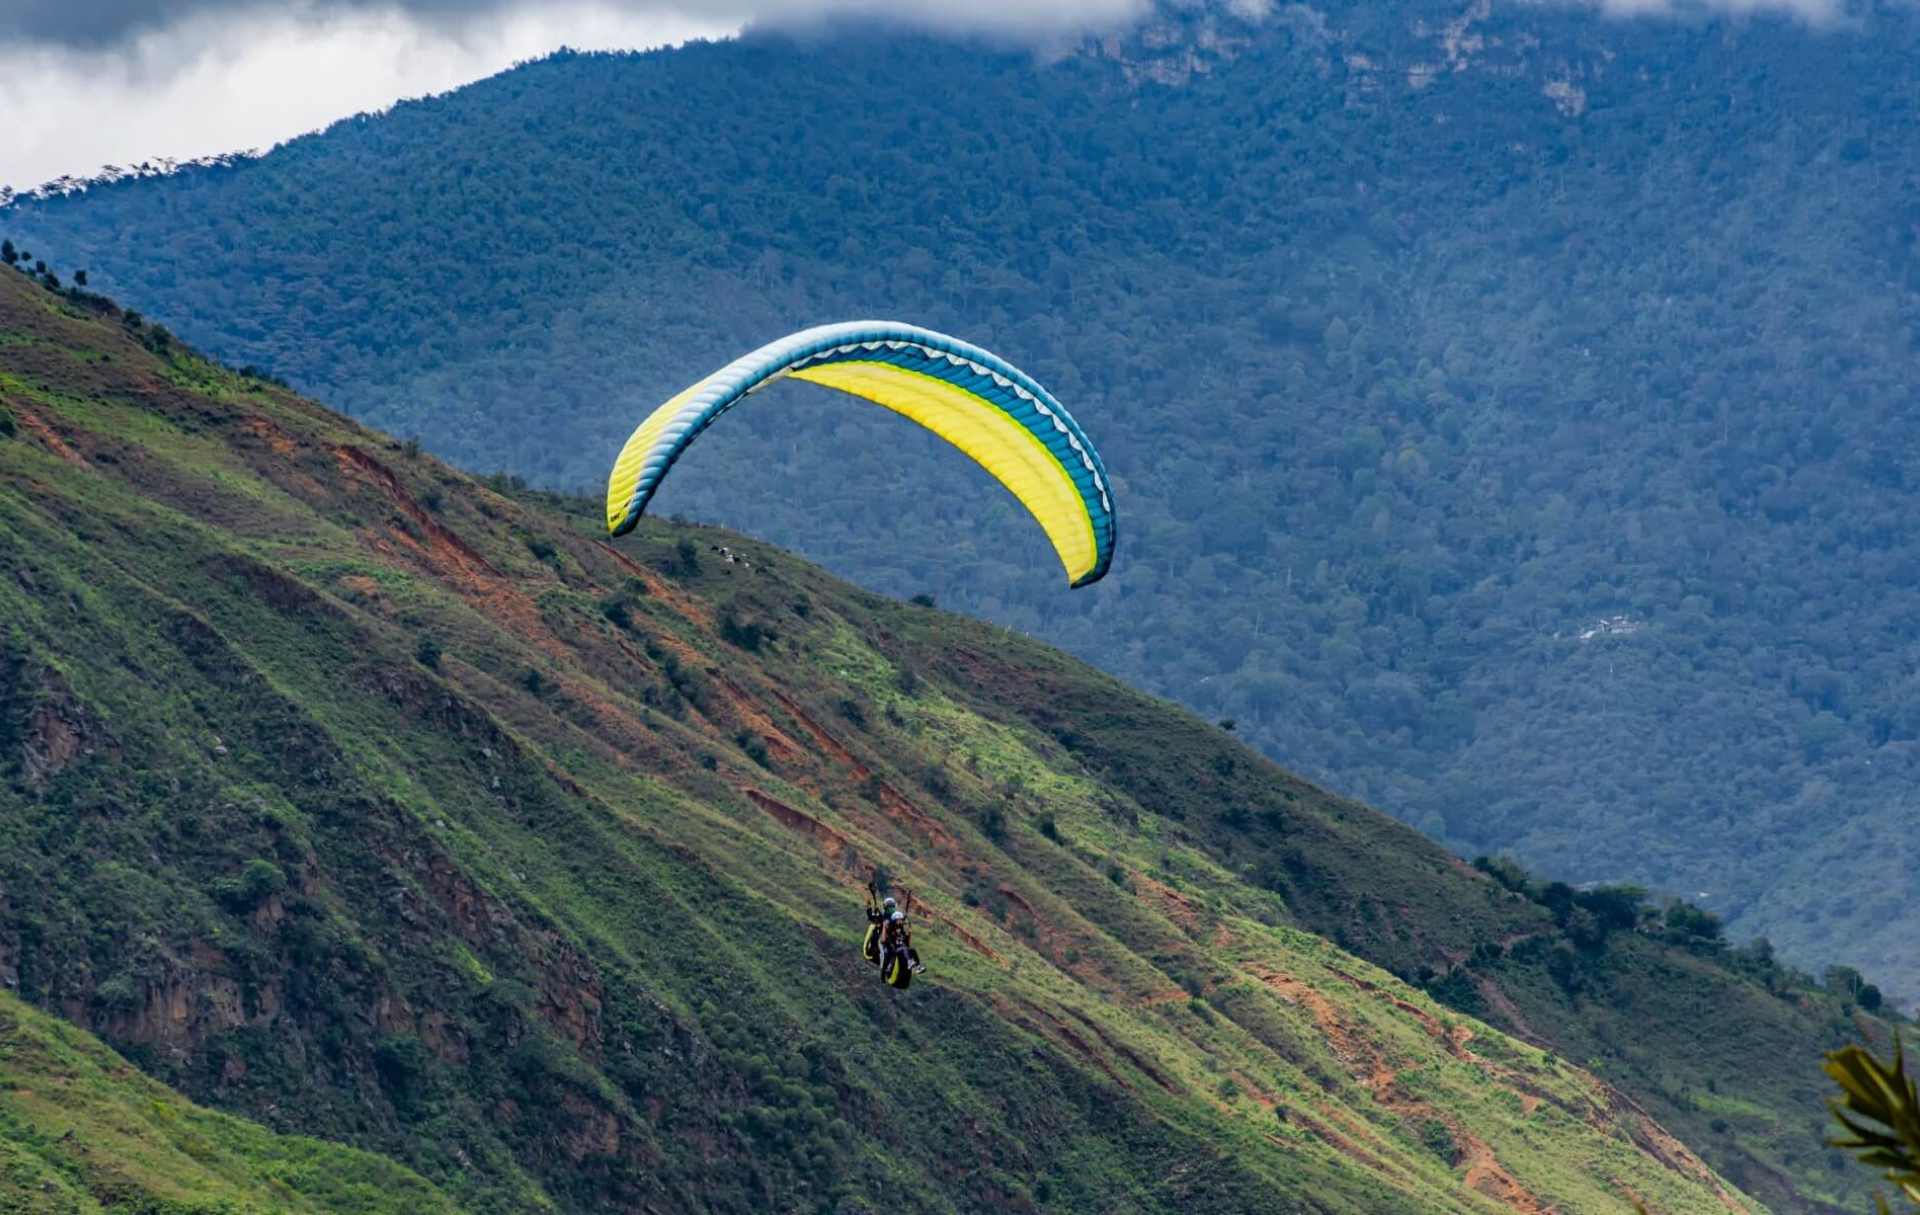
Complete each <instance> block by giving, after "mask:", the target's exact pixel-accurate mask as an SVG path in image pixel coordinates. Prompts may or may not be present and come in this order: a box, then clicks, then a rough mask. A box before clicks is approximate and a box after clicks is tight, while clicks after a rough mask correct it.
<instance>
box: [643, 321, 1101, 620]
mask: <svg viewBox="0 0 1920 1215" xmlns="http://www.w3.org/2000/svg"><path fill="white" fill-rule="evenodd" d="M780 379H797V380H810V381H812V382H813V383H816V384H821V385H824V386H826V387H828V388H835V389H838V390H840V391H841V392H844V393H847V394H849V395H852V396H855V397H859V398H861V399H862V400H867V401H871V402H873V403H874V404H876V405H880V406H883V407H885V408H887V409H890V410H892V411H893V412H895V413H898V414H901V415H903V416H905V417H908V418H911V419H912V420H913V421H915V422H918V423H919V424H920V425H922V426H924V427H926V428H927V429H928V430H931V431H932V432H933V433H935V434H937V435H939V436H940V437H941V438H943V439H945V440H947V441H948V442H949V443H952V444H953V445H954V446H955V447H958V448H959V449H960V450H961V451H963V452H965V453H966V454H967V455H969V456H971V457H972V458H973V459H974V461H975V462H977V463H978V464H979V465H980V466H981V467H982V468H985V469H986V470H987V471H988V472H989V473H992V474H993V476H994V477H995V479H997V480H998V481H999V482H1000V483H1001V484H1002V485H1004V486H1006V487H1007V489H1008V490H1009V491H1010V492H1011V493H1012V494H1013V496H1014V497H1015V498H1017V499H1019V500H1020V503H1021V505H1023V506H1025V507H1026V508H1027V510H1028V512H1029V513H1030V514H1032V515H1033V517H1034V519H1035V520H1036V521H1037V522H1038V523H1039V524H1040V526H1041V528H1042V529H1043V530H1044V531H1045V532H1046V534H1047V539H1048V540H1050V541H1051V542H1052V543H1053V547H1054V551H1055V552H1056V553H1058V554H1059V556H1060V562H1061V564H1062V565H1063V566H1065V567H1066V571H1067V580H1068V582H1069V583H1070V584H1071V585H1073V586H1086V585H1087V584H1089V583H1092V582H1097V581H1098V580H1099V579H1100V578H1101V577H1103V576H1104V575H1105V574H1106V572H1107V567H1108V565H1109V564H1111V562H1112V560H1113V544H1114V515H1113V497H1112V486H1111V485H1110V484H1109V483H1108V480H1107V470H1106V466H1105V465H1104V464H1103V463H1101V460H1100V455H1099V453H1098V452H1096V451H1095V450H1094V447H1093V443H1092V441H1091V440H1090V439H1088V438H1087V436H1086V433H1085V432H1084V431H1082V430H1081V429H1080V426H1079V423H1077V422H1075V421H1074V420H1073V417H1072V415H1071V414H1069V413H1068V412H1067V411H1066V409H1065V408H1064V407H1062V406H1061V404H1060V402H1058V401H1057V400H1055V399H1054V398H1053V395H1052V394H1051V393H1049V392H1048V391H1047V390H1046V389H1044V388H1042V387H1041V386H1040V385H1039V383H1037V382H1036V381H1035V380H1034V379H1033V377H1031V376H1029V375H1027V374H1026V373H1025V372H1023V371H1021V370H1020V369H1019V368H1017V367H1015V366H1013V365H1012V364H1011V363H1008V362H1007V361H1006V360H1004V359H1002V358H1000V357H999V356H998V355H995V354H992V353H990V352H988V351H986V350H983V349H981V348H980V347H978V346H974V345H971V344H970V343H967V342H963V341H961V340H960V339H958V338H954V337H949V336H947V335H946V334H943V333H936V332H934V331H933V330H931V329H921V328H919V327H917V326H914V325H906V324H901V323H899V322H897V321H851V322H847V323H845V324H839V325H822V326H819V327H817V328H814V329H807V330H803V331H801V332H799V333H795V334H792V335H790V336H788V337H784V338H781V339H779V340H778V341H774V342H769V343H768V344H767V345H765V346H762V347H761V348H760V349H758V350H756V351H754V352H753V353H751V354H748V355H744V356H742V357H741V358H738V359H735V360H734V361H733V362H731V363H729V364H727V365H726V366H725V367H723V368H721V369H720V370H719V371H716V372H714V373H713V374H712V375H710V376H708V377H707V378H706V379H704V380H701V381H699V382H698V383H696V384H693V385H692V386H690V387H688V388H687V389H686V390H685V391H683V392H681V393H680V394H679V395H677V396H675V397H674V398H673V399H671V400H669V401H668V402H667V403H666V404H664V405H662V406H660V407H659V408H658V409H656V410H654V411H653V413H652V414H650V415H649V416H648V417H647V418H646V420H645V421H643V422H642V423H641V424H640V426H639V428H638V429H637V430H635V431H634V432H633V435H632V437H631V438H629V439H628V440H627V443H626V446H625V447H624V448H622V449H621V452H620V456H619V458H618V459H617V460H615V461H614V465H613V472H612V474H611V475H610V476H609V477H608V479H607V531H608V533H609V534H611V535H614V536H619V535H623V534H625V533H626V532H629V531H631V530H633V526H634V524H635V523H637V522H638V521H639V519H640V515H641V513H642V512H644V511H645V510H646V508H647V503H648V502H649V501H650V500H651V499H652V497H653V495H654V493H655V491H656V490H658V489H659V486H660V482H661V480H662V479H663V478H664V477H665V476H666V474H667V470H668V469H670V468H672V467H673V464H674V461H676V460H678V459H679V458H680V455H681V453H682V452H684V451H685V450H686V449H687V446H688V445H689V444H690V443H692V442H693V440H694V439H695V438H696V437H698V435H699V434H700V432H702V431H704V430H705V429H706V428H707V427H708V426H710V425H712V423H713V421H714V419H715V418H717V417H719V416H720V415H721V414H723V413H725V412H726V411H727V410H728V409H730V408H732V407H733V406H734V405H735V404H737V403H738V402H739V401H741V400H743V399H744V398H746V397H747V396H749V395H750V394H752V393H755V392H758V391H759V390H760V389H762V388H764V387H766V386H767V385H768V384H771V383H773V382H774V381H776V380H780Z"/></svg>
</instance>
